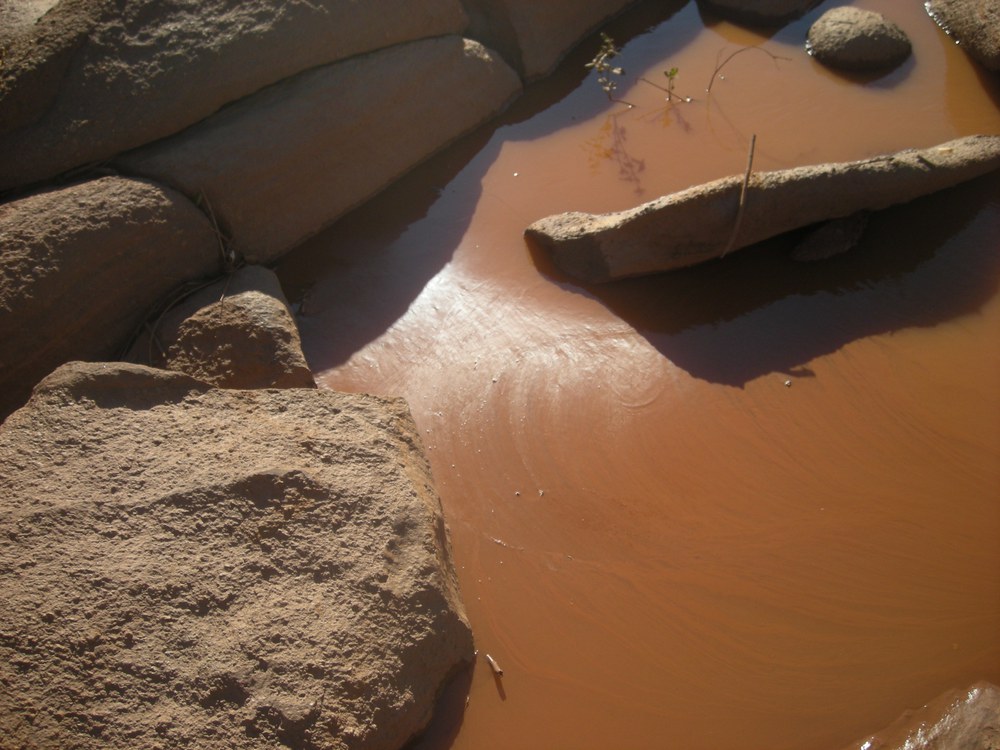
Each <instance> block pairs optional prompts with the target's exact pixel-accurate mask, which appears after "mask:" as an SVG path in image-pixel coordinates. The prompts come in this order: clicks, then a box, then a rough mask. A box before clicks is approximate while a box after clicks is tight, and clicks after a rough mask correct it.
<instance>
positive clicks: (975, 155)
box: [525, 135, 1000, 283]
mask: <svg viewBox="0 0 1000 750" xmlns="http://www.w3.org/2000/svg"><path fill="white" fill-rule="evenodd" d="M997 168H1000V135H993V136H987V135H979V136H968V137H966V138H960V139H958V140H955V141H949V142H948V143H943V144H941V145H939V146H934V147H932V148H926V149H909V150H906V151H900V152H898V153H895V154H889V155H885V156H878V157H875V158H872V159H865V160H862V161H854V162H843V163H833V164H820V165H817V166H811V167H798V168H795V169H784V170H779V171H776V172H760V173H755V174H753V175H752V176H751V178H750V181H749V188H748V190H747V193H746V200H745V206H744V212H743V215H742V220H741V221H740V223H739V224H738V225H737V215H738V213H739V199H740V192H741V186H742V183H743V177H744V176H743V175H734V176H732V177H725V178H723V179H721V180H715V181H713V182H709V183H706V184H704V185H697V186H695V187H692V188H688V189H687V190H682V191H681V192H679V193H673V194H671V195H666V196H663V197H661V198H658V199H656V200H654V201H651V202H649V203H645V204H643V205H641V206H638V207H636V208H633V209H629V210H627V211H620V212H617V213H611V214H601V215H594V214H586V213H580V212H572V213H565V214H557V215H555V216H549V217H547V218H545V219H541V220H540V221H537V222H535V223H534V224H532V225H531V226H530V227H528V228H527V230H526V231H525V235H526V236H527V237H528V238H529V239H530V240H531V241H533V242H535V243H537V244H538V245H539V246H541V247H542V248H544V249H545V250H547V251H548V252H549V253H550V254H551V255H552V258H553V260H554V262H555V264H556V266H557V267H559V268H560V269H561V270H562V271H563V272H565V273H567V274H569V275H571V276H574V277H576V278H578V279H580V280H582V281H586V282H590V283H600V282H605V281H612V280H614V279H620V278H625V277H628V276H638V275H642V274H648V273H659V272H661V271H669V270H672V269H675V268H683V267H685V266H691V265H694V264H696V263H701V262H703V261H706V260H709V259H711V258H717V257H719V256H721V255H724V254H725V253H726V252H729V251H732V250H737V249H739V248H742V247H747V246H748V245H752V244H754V243H756V242H760V241H761V240H765V239H767V238H769V237H774V236H775V235H778V234H782V233H783V232H788V231H791V230H792V229H799V228H800V227H805V226H809V225H810V224H817V223H819V222H821V221H827V220H829V219H835V218H840V217H844V216H850V215H851V214H854V213H857V212H858V211H875V210H879V209H882V208H887V207H888V206H891V205H893V204H896V203H905V202H907V201H911V200H913V199H914V198H918V197H920V196H921V195H927V194H928V193H933V192H935V191H937V190H943V189H944V188H947V187H951V186H953V185H957V184H958V183H960V182H964V181H966V180H971V179H973V178H975V177H979V176H981V175H984V174H987V173H989V172H991V171H993V170H994V169H997ZM737 226H738V231H737V232H736V234H734V233H733V229H734V227H737Z"/></svg>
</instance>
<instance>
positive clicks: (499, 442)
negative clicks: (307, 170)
mask: <svg viewBox="0 0 1000 750" xmlns="http://www.w3.org/2000/svg"><path fill="white" fill-rule="evenodd" d="M653 5H656V6H657V7H656V8H651V7H650V6H649V5H641V6H640V7H639V8H637V9H635V10H634V11H631V12H630V13H629V14H627V15H626V16H624V17H622V18H620V19H618V20H617V21H615V22H614V23H613V24H612V25H611V26H609V27H608V30H609V32H610V33H611V34H612V35H613V36H614V37H615V38H616V40H618V41H619V43H620V44H621V45H622V46H623V48H624V49H623V52H622V55H621V56H620V58H619V61H620V63H621V64H622V65H623V66H624V67H625V68H626V71H627V74H626V75H625V76H624V77H623V79H622V82H621V83H620V85H619V90H618V94H619V95H620V96H621V98H623V99H626V100H628V101H630V102H632V103H634V104H635V105H637V106H636V107H635V108H634V109H631V110H630V109H627V108H625V107H624V106H622V105H616V104H610V103H609V102H608V101H607V99H606V98H605V97H604V94H603V92H602V91H601V90H600V88H599V87H598V85H597V83H596V81H595V80H593V78H585V75H584V74H585V70H584V68H583V63H584V62H586V61H587V60H588V59H589V58H590V56H591V55H592V54H593V53H594V51H595V50H596V47H597V45H598V41H597V40H595V39H591V40H589V41H588V42H587V43H586V44H585V45H584V47H583V48H582V50H581V51H580V52H578V53H576V54H574V55H573V56H572V57H571V58H570V59H568V60H567V61H566V63H565V65H564V66H563V67H562V68H561V69H560V71H559V72H558V73H557V74H556V75H555V76H553V77H552V78H551V79H548V80H547V81H544V82H542V83H540V84H538V85H535V86H533V87H531V88H530V89H529V90H528V92H527V93H526V96H525V97H524V98H522V99H521V100H520V101H519V102H518V103H517V104H515V105H514V107H513V108H512V109H511V110H510V111H509V112H508V113H507V114H506V116H505V117H504V118H503V119H502V120H501V121H500V122H499V123H495V124H494V125H492V126H491V127H490V128H488V129H487V130H485V131H482V132H480V133H477V134H475V135H473V136H471V137H469V138H467V139H465V140H463V141H462V142H461V143H459V144H457V145H456V146H454V147H452V148H451V149H449V150H448V151H447V152H445V153H443V154H441V155H439V156H438V157H437V158H435V159H434V160H433V161H431V162H430V163H428V164H426V165H424V166H423V167H421V168H420V169H418V170H417V171H416V172H414V173H412V174H411V175H410V176H408V177H407V178H406V179H405V180H403V181H402V182H401V183H400V184H398V185H397V186H395V187H393V188H392V189H391V190H389V191H388V192H386V193H384V194H383V195H382V196H380V197H379V198H378V199H376V200H375V201H373V202H371V203H370V204H368V205H367V206H365V207H363V208H361V209H360V210H358V211H356V212H354V213H353V214H352V215H350V216H348V217H346V218H344V219H342V220H341V221H340V222H338V223H337V224H336V225H335V226H334V227H333V228H331V229H330V230H329V231H327V232H325V233H324V234H322V235H321V236H318V237H316V238H314V239H313V240H312V241H310V242H309V243H308V244H307V245H305V246H303V247H302V248H300V249H299V250H298V251H296V252H295V253H294V254H293V255H292V256H290V257H289V258H288V259H287V260H286V262H284V263H283V264H282V266H281V267H280V268H279V273H280V275H281V277H282V279H283V281H284V283H285V285H286V288H288V289H289V291H290V294H291V296H292V297H293V299H298V300H300V301H301V302H302V315H301V317H300V324H301V327H302V334H303V338H304V345H305V348H306V354H307V356H308V358H309V360H310V361H311V363H312V364H313V366H314V368H315V369H316V370H317V372H318V373H319V375H320V380H321V382H322V383H323V385H325V386H327V387H330V388H335V389H341V390H347V391H366V392H371V393H377V394H394V395H395V394H399V395H403V396H405V397H406V398H407V399H408V400H409V403H410V405H411V408H412V410H413V415H414V417H415V419H416V421H417V424H418V425H419V427H420V431H421V433H422V436H423V439H424V442H425V446H426V449H427V451H428V455H429V457H430V460H431V463H432V465H433V470H434V474H435V476H436V480H437V483H438V487H439V490H440V493H441V497H442V501H443V503H444V508H445V512H446V515H447V520H448V523H449V525H450V528H451V539H452V543H453V548H454V557H455V562H456V565H457V569H458V574H459V578H460V581H461V586H462V590H463V593H464V597H465V601H466V606H467V608H468V614H469V619H470V621H471V623H472V626H473V629H474V631H475V637H476V642H477V646H478V648H479V653H480V658H479V661H478V662H477V665H476V668H475V670H474V672H473V673H472V674H471V675H465V676H464V677H461V678H459V679H458V680H457V681H456V683H455V684H454V685H453V686H452V689H451V691H450V693H449V694H448V695H447V696H445V699H444V701H443V703H442V708H441V711H439V719H438V721H437V722H436V723H435V724H434V725H433V727H432V729H431V731H430V733H429V735H428V736H427V737H426V738H425V739H424V740H423V742H422V743H421V744H420V747H422V748H445V747H453V748H462V749H463V750H464V749H470V750H471V749H473V748H474V749H475V750H487V749H488V748H686V750H699V749H705V750H710V749H711V750H720V749H722V750H725V749H726V748H741V749H748V748H749V749H752V748H769V749H770V750H778V749H780V748H789V749H805V748H809V749H811V750H824V749H827V750H835V749H836V748H841V747H844V746H847V745H849V744H850V743H852V742H853V741H855V740H858V739H860V738H864V737H865V736H866V735H868V734H870V733H872V732H875V731H876V730H878V729H879V728H881V727H883V726H885V725H887V724H889V723H890V722H892V721H893V720H895V719H896V718H897V717H898V716H899V715H900V713H901V712H903V711H904V710H905V709H907V708H909V707H916V706H920V705H922V704H923V703H925V702H927V701H929V700H930V699H932V698H934V697H935V696H937V695H938V694H940V693H942V692H943V691H945V690H947V689H950V688H954V687H960V686H964V685H966V684H969V683H971V682H973V681H975V680H978V679H988V680H992V681H994V682H1000V295H998V293H997V291H998V286H1000V181H998V179H996V178H985V179H981V180H978V181H976V182H973V183H970V184H968V185H966V186H963V187H961V188H958V189H956V190H954V191H950V192H948V193H945V194H940V195H937V196H933V197H929V198H926V199H922V200H920V201H917V202H915V203H913V204H911V205H909V206H905V207H900V208H896V209H892V210H889V211H886V212H884V213H882V214H879V215H877V216H875V217H873V219H872V221H871V224H870V226H869V229H868V232H867V234H866V236H865V239H864V242H863V244H862V246H861V247H859V248H857V249H856V250H855V251H854V252H852V253H851V254H849V255H847V256H843V257H840V258H837V259H833V260H830V261H827V262H824V263H818V264H795V263H793V262H791V261H790V260H788V259H787V257H786V256H787V251H788V246H787V243H785V242H783V241H780V242H775V243H771V244H769V245H766V246H761V247H758V248H754V249H751V250H745V251H741V252H739V253H735V254H733V255H731V256H730V257H728V258H726V259H725V260H724V261H721V262H714V263H710V264H707V265H705V266H702V267H700V268H695V269H690V270H687V271H684V272H678V273H674V274H670V275H665V276H661V277H657V278H650V279H645V280H635V281H629V282H621V283H617V284H613V285H610V286H607V287H602V288H590V289H587V288H581V287H580V286H577V285H575V284H573V283H572V282H571V281H569V280H567V279H565V278H562V277H560V276H559V275H558V274H556V273H555V272H554V271H553V270H552V269H551V268H550V267H549V266H548V265H547V264H546V261H545V258H543V257H534V256H533V255H532V252H531V251H530V250H529V248H527V247H526V246H525V243H524V241H523V239H522V231H523V229H524V227H525V226H526V225H528V224H529V223H530V222H532V221H534V220H535V219H538V218H540V217H542V216H546V215H548V214H551V213H555V212H561V211H565V210H589V211H608V210H616V209H622V208H626V207H628V206H631V205H634V204H636V203H638V202H641V201H644V200H650V199H652V198H655V197H657V196H659V195H661V194H663V193H667V192H671V191H674V190H678V189H681V188H684V187H687V186H689V185H691V184H695V183H699V182H702V181H705V180H709V179H713V178H717V177H721V176H724V175H727V174H736V173H741V172H742V171H743V169H744V166H745V164H746V151H747V145H748V141H749V138H750V136H751V134H754V133H755V134H756V135H757V151H756V158H755V165H754V166H755V169H760V170H764V169H777V168H783V167H789V166H794V165H800V164H809V163H817V162H824V161H831V160H847V159H857V158H863V157H867V156H870V155H873V154H876V153H880V152H884V151H888V150H895V149H899V148H905V147H918V146H919V147H923V146H930V145H933V144H936V143H939V142H942V141H945V140H948V139H950V138H953V137H956V136H959V135H964V134H970V133H977V132H985V133H1000V110H998V106H997V101H998V86H997V80H998V79H997V78H995V77H994V78H993V79H992V80H991V79H989V78H988V77H987V76H986V75H985V74H983V73H981V72H980V71H978V70H977V69H976V67H975V66H974V65H973V64H971V63H970V62H969V61H968V60H967V59H966V57H965V56H964V54H963V52H962V50H961V48H959V47H956V46H955V45H954V44H953V43H952V42H951V41H950V40H949V38H948V37H946V36H945V35H944V34H943V33H941V31H940V30H939V29H938V28H937V27H936V26H935V25H934V24H933V23H932V22H931V21H930V20H929V19H928V18H927V16H926V15H925V14H924V11H923V7H922V4H921V3H920V2H906V3H903V2H898V1H897V0H891V1H890V0H885V1H883V2H875V1H874V0H873V1H872V2H859V3H856V5H858V6H860V7H864V8H870V9H874V10H880V11H882V12H884V13H886V14H887V15H889V16H890V17H891V18H893V19H894V20H895V21H896V22H897V23H898V24H899V25H900V26H902V27H903V29H904V30H905V31H906V32H907V33H908V34H909V35H910V37H911V39H912V41H913V46H914V52H915V54H914V57H913V58H912V59H911V61H910V62H908V63H906V64H905V65H904V66H903V67H902V68H900V69H898V70H897V71H895V72H893V73H890V74H888V75H886V76H884V77H881V78H876V79H874V80H868V81H858V80H848V79H845V78H843V77H841V76H838V75H835V74H832V73H830V72H828V71H826V70H825V69H824V68H822V67H821V66H820V65H818V64H817V63H815V62H814V61H813V60H812V59H811V58H809V57H807V56H806V55H805V54H804V53H803V52H802V50H801V43H802V41H803V39H804V37H805V32H806V29H807V28H808V24H809V23H810V22H811V21H812V20H815V18H816V17H817V16H818V15H819V13H820V12H822V11H823V10H824V9H826V8H827V7H829V6H830V5H831V3H823V4H822V5H821V6H820V7H819V8H818V9H817V10H816V11H815V12H814V13H811V14H810V15H809V16H808V17H807V18H806V19H804V20H803V21H801V22H797V23H794V24H792V25H790V26H788V27H786V28H784V29H782V30H781V31H778V32H777V33H775V34H774V35H773V36H771V37H765V36H760V35H759V34H757V33H754V32H751V31H748V30H745V29H741V28H739V27H736V26H733V25H729V24H726V23H719V22H716V21H715V20H714V19H712V18H710V17H707V16H702V15H701V14H700V13H699V11H698V9H697V7H696V6H695V5H694V4H693V3H689V4H686V5H685V4H682V3H674V4H671V3H655V4H653ZM744 45H759V46H761V48H762V49H764V50H767V51H768V52H770V53H771V55H774V56H777V57H779V58H787V59H777V60H776V59H772V57H771V56H770V55H768V54H766V53H764V52H760V51H756V50H752V51H749V52H746V53H741V54H739V55H738V56H736V57H734V58H733V59H732V60H731V61H730V62H729V63H728V64H727V65H726V66H725V68H723V70H722V75H723V76H724V77H723V78H722V79H719V80H716V82H715V84H714V86H713V89H712V92H711V95H710V96H709V95H707V94H706V91H705V88H706V86H707V84H708V82H709V81H710V80H711V76H712V71H713V68H714V66H715V64H716V60H717V59H719V58H718V56H719V55H720V54H722V55H725V54H727V53H728V52H732V51H735V50H737V49H739V48H740V47H741V46H744ZM673 66H676V67H678V68H679V74H678V75H677V77H676V84H675V85H676V90H677V92H678V93H679V94H681V95H684V96H691V97H693V98H694V101H692V102H691V103H686V104H679V105H676V106H668V105H667V103H666V102H665V101H664V94H663V93H662V92H660V91H658V90H657V89H656V88H654V87H653V86H650V85H647V84H645V83H642V82H639V81H638V80H637V79H638V77H639V76H645V77H647V78H649V79H650V80H653V81H656V82H658V83H661V84H663V83H665V81H666V78H665V76H664V75H663V71H664V70H665V69H668V68H670V67H673ZM401 126H405V124H401ZM347 147H349V144H347ZM391 147H392V144H386V148H391ZM747 210H753V208H752V205H749V206H748V209H747ZM486 653H489V654H491V655H492V656H493V657H494V658H495V659H496V660H497V662H498V663H499V664H500V666H501V667H502V668H503V670H504V676H503V679H502V680H498V679H495V678H494V676H493V674H492V672H491V670H490V669H489V667H488V665H487V664H486V662H485V661H484V660H483V657H484V655H485V654H486ZM466 695H468V699H469V700H468V705H467V706H466V704H465V697H466Z"/></svg>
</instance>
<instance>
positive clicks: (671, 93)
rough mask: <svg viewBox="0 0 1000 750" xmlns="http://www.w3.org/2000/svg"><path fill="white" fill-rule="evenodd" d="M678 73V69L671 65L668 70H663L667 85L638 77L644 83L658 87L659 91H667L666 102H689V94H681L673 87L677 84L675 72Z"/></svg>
mask: <svg viewBox="0 0 1000 750" xmlns="http://www.w3.org/2000/svg"><path fill="white" fill-rule="evenodd" d="M678 73H680V69H679V68H677V67H673V68H671V69H670V70H664V71H663V75H664V76H665V77H666V79H667V85H666V86H661V85H660V84H658V83H653V82H652V81H651V80H649V79H648V78H640V79H639V80H640V81H643V82H644V83H648V84H649V85H650V86H653V87H655V88H658V89H659V90H660V91H666V92H667V101H668V102H671V103H672V102H675V101H678V102H686V103H690V102H691V101H692V100H691V97H690V96H681V95H680V94H678V93H677V91H676V90H675V87H676V86H677V74H678Z"/></svg>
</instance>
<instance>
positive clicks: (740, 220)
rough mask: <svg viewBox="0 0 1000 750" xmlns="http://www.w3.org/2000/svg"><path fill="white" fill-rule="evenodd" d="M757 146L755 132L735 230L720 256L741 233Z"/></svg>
mask: <svg viewBox="0 0 1000 750" xmlns="http://www.w3.org/2000/svg"><path fill="white" fill-rule="evenodd" d="M756 146H757V134H756V133H754V134H753V135H751V136H750V151H749V152H748V153H747V171H746V172H745V173H744V174H743V186H742V187H741V188H740V205H739V207H738V208H737V209H736V223H735V224H733V231H732V233H731V234H730V235H729V242H727V243H726V249H725V250H723V251H722V255H720V256H719V257H720V258H725V257H726V253H728V252H729V251H730V250H732V249H733V245H735V244H736V235H738V234H739V233H740V225H741V224H742V223H743V209H744V208H745V207H746V204H747V186H748V185H749V184H750V173H751V172H752V171H753V152H754V148H755V147H756Z"/></svg>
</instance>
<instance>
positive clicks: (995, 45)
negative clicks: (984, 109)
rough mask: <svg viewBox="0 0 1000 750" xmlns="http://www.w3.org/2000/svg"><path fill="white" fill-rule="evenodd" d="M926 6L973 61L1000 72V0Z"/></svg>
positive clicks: (949, 0) (951, 0)
mask: <svg viewBox="0 0 1000 750" xmlns="http://www.w3.org/2000/svg"><path fill="white" fill-rule="evenodd" d="M926 6H927V12H928V13H930V14H931V17H932V18H933V19H934V20H935V21H936V22H937V23H938V25H939V26H941V27H942V28H943V29H944V30H945V31H947V32H948V33H949V34H951V35H952V36H953V37H955V39H956V40H957V41H958V42H960V43H961V45H962V47H963V49H965V51H966V52H968V53H969V55H970V56H971V57H972V58H973V59H974V60H977V61H978V62H980V63H982V64H983V65H984V66H985V67H987V68H989V69H990V70H1000V0H928V2H927V3H926Z"/></svg>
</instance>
